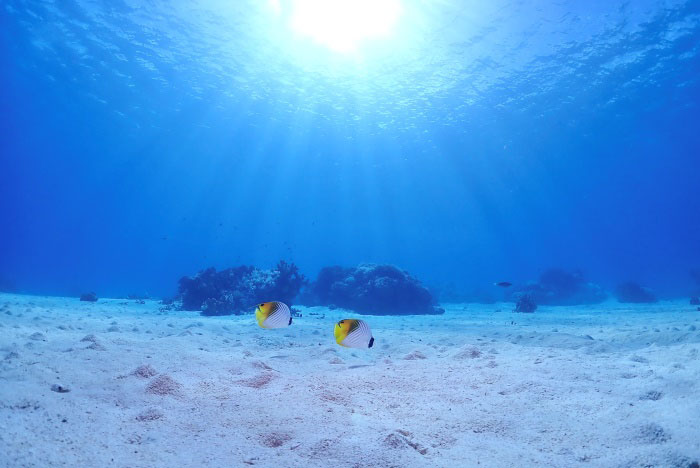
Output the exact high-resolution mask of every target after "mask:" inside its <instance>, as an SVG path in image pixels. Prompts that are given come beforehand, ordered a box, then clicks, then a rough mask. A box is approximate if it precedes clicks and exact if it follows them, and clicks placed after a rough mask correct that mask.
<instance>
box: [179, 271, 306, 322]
mask: <svg viewBox="0 0 700 468" xmlns="http://www.w3.org/2000/svg"><path fill="white" fill-rule="evenodd" d="M304 284H306V278H305V277H304V275H302V274H301V273H299V269H298V268H297V266H296V265H294V264H293V263H287V262H285V261H280V262H279V263H278V264H277V266H276V267H275V268H274V269H272V270H260V269H258V268H255V267H252V266H239V267H235V268H228V269H225V270H222V271H218V272H217V271H216V269H215V268H208V269H206V270H203V271H200V272H199V273H197V275H196V276H193V277H188V276H185V277H183V278H181V279H180V282H179V294H180V299H181V300H182V306H181V309H182V310H201V311H202V315H231V314H242V313H243V312H244V311H246V310H249V309H251V308H252V307H253V306H254V305H255V304H257V303H259V302H264V301H271V300H275V301H281V302H284V303H286V304H289V303H291V302H292V301H293V300H294V298H295V297H296V295H297V294H298V293H299V290H300V289H301V287H302V286H303V285H304Z"/></svg>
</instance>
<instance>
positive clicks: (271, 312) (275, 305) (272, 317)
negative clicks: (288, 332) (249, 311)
mask: <svg viewBox="0 0 700 468" xmlns="http://www.w3.org/2000/svg"><path fill="white" fill-rule="evenodd" d="M255 318H256V320H257V321H258V325H260V327H261V328H284V327H288V326H290V325H291V324H292V311H291V310H289V307H288V306H287V304H284V303H282V302H278V301H272V302H263V303H261V304H258V307H256V309H255Z"/></svg>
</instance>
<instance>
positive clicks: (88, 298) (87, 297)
mask: <svg viewBox="0 0 700 468" xmlns="http://www.w3.org/2000/svg"><path fill="white" fill-rule="evenodd" d="M80 300H81V301H83V302H97V294H95V293H94V292H88V293H84V294H81V295H80Z"/></svg>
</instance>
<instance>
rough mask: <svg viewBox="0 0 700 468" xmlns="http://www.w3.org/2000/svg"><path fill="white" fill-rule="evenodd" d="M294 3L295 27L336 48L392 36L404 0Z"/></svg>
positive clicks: (302, 0)
mask: <svg viewBox="0 0 700 468" xmlns="http://www.w3.org/2000/svg"><path fill="white" fill-rule="evenodd" d="M291 6H292V10H291V15H290V26H291V28H292V30H294V31H295V32H296V33H297V34H299V35H301V36H306V37H309V38H311V39H312V40H314V41H316V42H317V43H319V44H321V45H323V46H325V47H328V48H329V49H331V50H333V51H336V52H353V51H356V50H357V49H358V48H359V47H360V46H361V45H362V44H363V43H365V42H367V41H369V40H375V39H384V38H388V37H389V36H391V33H392V32H393V29H394V26H395V25H396V22H397V20H398V18H399V15H400V14H401V3H400V0H294V1H293V2H292V5H291Z"/></svg>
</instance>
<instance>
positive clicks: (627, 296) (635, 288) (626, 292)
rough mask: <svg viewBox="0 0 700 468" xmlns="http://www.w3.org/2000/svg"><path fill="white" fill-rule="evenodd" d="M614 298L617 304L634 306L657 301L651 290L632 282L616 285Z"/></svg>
mask: <svg viewBox="0 0 700 468" xmlns="http://www.w3.org/2000/svg"><path fill="white" fill-rule="evenodd" d="M615 296H616V297H617V300H618V302H628V303H635V304H650V303H653V302H657V301H658V299H657V298H656V296H655V295H654V293H653V292H652V291H651V289H649V288H646V287H644V286H640V285H639V284H637V283H634V282H632V281H629V282H627V283H622V284H620V285H618V287H617V288H616V289H615Z"/></svg>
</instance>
